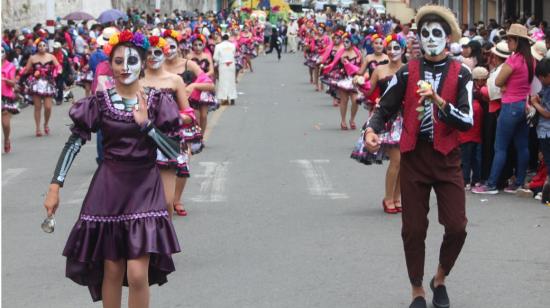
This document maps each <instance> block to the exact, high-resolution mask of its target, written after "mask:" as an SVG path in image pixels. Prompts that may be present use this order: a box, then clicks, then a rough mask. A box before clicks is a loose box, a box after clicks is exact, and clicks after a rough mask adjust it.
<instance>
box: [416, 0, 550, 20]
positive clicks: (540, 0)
mask: <svg viewBox="0 0 550 308" xmlns="http://www.w3.org/2000/svg"><path fill="white" fill-rule="evenodd" d="M428 3H438V4H440V5H443V6H446V7H448V8H450V9H451V10H453V12H455V14H456V16H457V18H458V20H459V22H461V23H462V24H467V25H470V26H471V25H473V24H474V23H475V22H479V21H483V22H484V23H485V24H487V23H488V21H489V20H490V19H495V20H496V21H497V22H498V23H502V21H504V20H505V19H507V18H521V17H524V16H531V15H534V16H535V20H546V21H548V22H550V1H549V0H410V6H411V8H415V9H417V8H419V7H420V6H422V5H424V4H428Z"/></svg>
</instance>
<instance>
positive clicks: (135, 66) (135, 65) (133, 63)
mask: <svg viewBox="0 0 550 308" xmlns="http://www.w3.org/2000/svg"><path fill="white" fill-rule="evenodd" d="M122 65H123V66H122V72H121V73H122V76H121V77H122V78H121V79H120V82H122V83H123V84H126V85H128V84H131V83H133V82H134V81H136V80H137V79H138V78H139V73H140V72H141V59H140V58H139V54H138V52H137V51H136V50H135V49H134V48H127V47H125V50H124V62H123V63H122Z"/></svg>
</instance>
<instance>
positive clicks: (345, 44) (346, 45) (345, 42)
mask: <svg viewBox="0 0 550 308" xmlns="http://www.w3.org/2000/svg"><path fill="white" fill-rule="evenodd" d="M344 48H346V49H350V48H351V40H349V39H344Z"/></svg>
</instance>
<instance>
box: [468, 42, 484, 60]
mask: <svg viewBox="0 0 550 308" xmlns="http://www.w3.org/2000/svg"><path fill="white" fill-rule="evenodd" d="M468 46H469V47H470V49H471V50H472V52H471V53H470V58H476V61H477V65H476V66H486V63H485V58H483V53H482V51H481V44H480V43H479V42H478V41H476V40H472V41H471V42H470V43H468Z"/></svg>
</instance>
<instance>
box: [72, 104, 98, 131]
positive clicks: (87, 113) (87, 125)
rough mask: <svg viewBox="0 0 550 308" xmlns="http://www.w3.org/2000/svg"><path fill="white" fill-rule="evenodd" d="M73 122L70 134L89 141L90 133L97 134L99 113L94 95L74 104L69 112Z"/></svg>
mask: <svg viewBox="0 0 550 308" xmlns="http://www.w3.org/2000/svg"><path fill="white" fill-rule="evenodd" d="M69 117H71V120H73V125H72V126H71V132H73V134H77V135H78V136H79V137H80V138H82V139H84V140H90V139H91V137H92V133H95V132H97V130H98V128H99V123H100V112H99V106H98V102H97V97H96V95H92V96H89V97H86V98H83V99H81V100H79V101H78V102H76V103H75V104H74V105H73V106H72V107H71V110H70V111H69Z"/></svg>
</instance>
